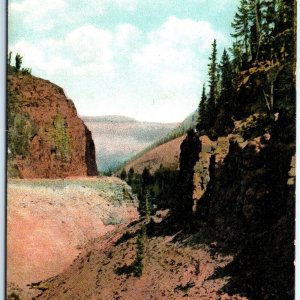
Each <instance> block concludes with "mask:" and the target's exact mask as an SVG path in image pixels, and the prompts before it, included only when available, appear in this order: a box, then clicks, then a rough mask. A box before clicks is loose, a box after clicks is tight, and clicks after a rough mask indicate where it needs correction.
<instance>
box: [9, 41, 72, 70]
mask: <svg viewBox="0 0 300 300" xmlns="http://www.w3.org/2000/svg"><path fill="white" fill-rule="evenodd" d="M57 43H59V42H58V41H57V42H55V41H53V40H45V41H41V42H40V43H39V44H38V45H32V44H31V43H28V42H26V41H24V40H22V41H20V42H18V43H16V44H14V45H12V46H10V47H9V50H10V51H12V52H13V53H14V55H15V54H16V53H21V55H22V56H23V66H25V67H30V68H32V69H33V70H34V72H35V73H36V74H40V73H41V72H46V73H48V74H49V75H51V74H55V73H56V72H58V71H60V70H64V69H66V68H70V65H71V62H70V60H68V59H66V58H63V57H62V56H61V55H60V53H59V52H57V53H56V55H53V52H52V55H49V51H50V52H51V50H53V49H55V48H56V47H57ZM51 45H52V49H51ZM47 50H48V52H47Z"/></svg>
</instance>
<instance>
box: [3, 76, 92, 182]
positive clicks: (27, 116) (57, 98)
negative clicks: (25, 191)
mask: <svg viewBox="0 0 300 300" xmlns="http://www.w3.org/2000/svg"><path fill="white" fill-rule="evenodd" d="M8 99H9V100H8V152H9V155H8V176H10V177H20V178H59V177H66V176H86V175H90V176H93V175H97V165H96V160H95V145H94V142H93V139H92V135H91V132H90V131H89V130H88V128H87V127H86V126H85V124H84V123H83V121H82V120H81V119H80V118H79V117H78V115H77V111H76V108H75V106H74V104H73V102H72V101H71V100H70V99H68V98H67V96H66V95H65V93H64V91H63V89H62V88H60V87H59V86H57V85H55V84H53V83H51V82H49V81H46V80H43V79H40V78H37V77H34V76H31V75H29V74H25V75H24V74H16V73H14V74H10V75H9V76H8Z"/></svg>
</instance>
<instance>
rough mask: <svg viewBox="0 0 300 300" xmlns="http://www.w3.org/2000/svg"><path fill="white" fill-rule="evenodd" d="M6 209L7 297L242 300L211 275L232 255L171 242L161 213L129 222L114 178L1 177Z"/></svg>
mask: <svg viewBox="0 0 300 300" xmlns="http://www.w3.org/2000/svg"><path fill="white" fill-rule="evenodd" d="M7 213H8V219H7V229H8V235H7V236H8V240H7V242H8V244H7V246H8V257H7V259H8V266H7V267H8V268H7V269H8V273H7V279H8V290H7V292H8V294H7V299H25V300H27V299H128V300H129V299H132V300H135V299H136V300H140V299H222V300H225V299H247V298H243V297H242V296H240V295H234V296H229V295H228V294H226V293H224V292H222V287H223V286H224V285H226V284H227V282H228V279H229V278H227V277H222V278H217V277H215V276H214V274H215V273H216V272H217V270H218V269H219V268H224V267H225V266H226V265H227V264H229V263H230V262H231V261H232V259H233V257H232V256H230V255H227V256H224V255H221V254H219V253H217V252H216V251H215V250H214V244H213V243H212V244H211V245H210V246H207V245H197V246H193V247H191V246H189V245H188V244H187V243H185V242H184V241H180V242H179V241H178V240H177V239H176V238H177V237H178V236H179V235H180V234H181V232H180V230H179V231H178V230H177V229H175V230H173V231H172V232H169V233H168V232H165V229H164V228H170V226H169V225H168V224H165V220H168V218H169V212H168V211H160V212H157V213H156V215H155V216H153V217H151V218H150V219H148V220H145V219H142V220H139V221H135V220H137V218H138V213H137V210H136V202H135V200H134V199H132V195H131V193H130V189H129V188H128V186H127V185H126V184H125V183H124V182H122V181H121V180H119V179H117V178H89V179H87V178H84V179H83V178H73V179H65V180H9V182H8V210H7ZM132 221H133V222H132ZM126 224H127V225H126ZM136 270H138V273H136V272H135V271H136ZM139 272H140V273H139Z"/></svg>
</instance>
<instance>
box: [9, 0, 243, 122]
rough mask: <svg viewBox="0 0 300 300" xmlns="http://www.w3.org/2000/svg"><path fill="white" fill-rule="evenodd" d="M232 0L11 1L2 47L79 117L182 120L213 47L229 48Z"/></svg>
mask: <svg viewBox="0 0 300 300" xmlns="http://www.w3.org/2000/svg"><path fill="white" fill-rule="evenodd" d="M238 2H239V1H238V0H85V1H83V0H9V5H8V48H9V51H12V52H13V58H14V56H15V55H16V53H20V54H21V55H22V56H23V65H22V67H28V68H32V74H33V75H34V76H37V77H41V78H44V79H47V80H50V81H51V82H53V83H56V84H58V85H59V86H61V87H62V88H63V89H64V91H65V93H66V95H67V96H68V97H69V98H71V99H72V100H73V102H74V103H75V106H76V108H77V111H78V114H79V115H82V116H101V115H124V116H128V117H133V118H135V119H137V120H140V121H152V122H163V123H167V122H180V121H182V120H183V119H184V118H185V117H187V115H189V114H190V113H191V112H193V111H195V110H196V109H197V107H198V103H199V101H200V95H201V91H202V85H203V83H204V82H205V81H206V80H207V64H208V57H209V55H210V52H211V44H212V42H213V40H214V39H217V43H218V54H219V57H220V56H221V54H222V52H223V49H224V47H226V48H228V47H230V45H231V42H232V38H231V37H230V33H231V32H232V30H231V27H230V24H231V21H232V19H233V16H234V13H235V11H236V7H237V5H238Z"/></svg>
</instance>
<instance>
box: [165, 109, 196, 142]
mask: <svg viewBox="0 0 300 300" xmlns="http://www.w3.org/2000/svg"><path fill="white" fill-rule="evenodd" d="M197 119H198V110H196V111H194V112H192V113H191V114H190V115H188V116H187V117H186V118H185V119H184V120H183V121H182V122H181V123H180V124H179V125H178V126H177V127H176V128H174V129H173V130H172V131H171V132H169V133H168V134H167V135H166V136H165V137H164V138H163V139H162V142H166V141H170V140H172V139H174V138H177V137H180V136H182V135H183V134H185V133H187V132H188V131H189V130H190V129H192V128H195V127H196V125H197Z"/></svg>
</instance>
